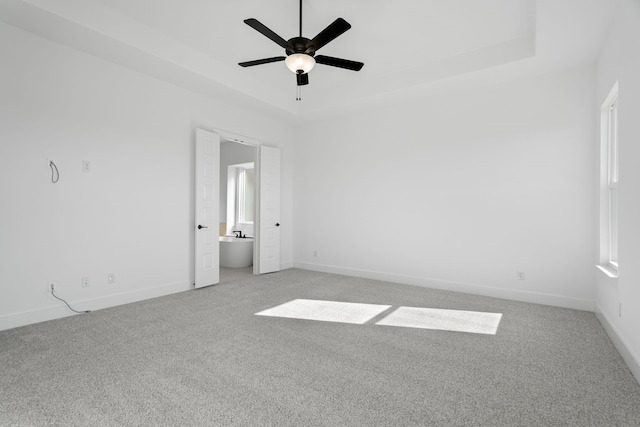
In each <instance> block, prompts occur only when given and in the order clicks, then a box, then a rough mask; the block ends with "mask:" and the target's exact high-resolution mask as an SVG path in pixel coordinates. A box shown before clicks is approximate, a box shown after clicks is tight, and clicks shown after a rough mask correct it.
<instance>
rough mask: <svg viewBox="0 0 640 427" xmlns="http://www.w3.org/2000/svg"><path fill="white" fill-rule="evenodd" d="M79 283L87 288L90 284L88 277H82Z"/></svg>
mask: <svg viewBox="0 0 640 427" xmlns="http://www.w3.org/2000/svg"><path fill="white" fill-rule="evenodd" d="M80 283H81V284H82V287H83V288H88V287H89V286H90V285H89V278H88V277H83V278H82V279H81V282H80Z"/></svg>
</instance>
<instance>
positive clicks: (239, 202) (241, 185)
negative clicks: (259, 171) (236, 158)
mask: <svg viewBox="0 0 640 427" xmlns="http://www.w3.org/2000/svg"><path fill="white" fill-rule="evenodd" d="M247 170H254V171H255V168H254V166H253V165H251V166H248V165H242V166H239V167H237V168H236V194H237V195H238V196H237V198H236V224H247V225H249V224H250V225H253V224H254V220H253V219H252V220H247V218H246V211H247V208H246V197H245V192H246V173H247ZM253 182H254V187H253V200H254V202H253V207H252V209H251V211H252V214H253V218H255V175H254V181H253Z"/></svg>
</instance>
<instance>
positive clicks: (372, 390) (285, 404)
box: [0, 269, 640, 426]
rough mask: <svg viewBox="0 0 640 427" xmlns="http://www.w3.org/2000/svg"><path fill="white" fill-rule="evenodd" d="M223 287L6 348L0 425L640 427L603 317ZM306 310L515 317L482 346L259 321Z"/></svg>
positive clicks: (375, 328)
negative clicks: (302, 301)
mask: <svg viewBox="0 0 640 427" xmlns="http://www.w3.org/2000/svg"><path fill="white" fill-rule="evenodd" d="M245 273H250V270H247V271H245ZM221 278H222V283H221V284H220V285H217V286H214V287H209V288H205V289H200V290H194V291H189V292H184V293H181V294H176V295H171V296H168V297H163V298H157V299H153V300H148V301H144V302H140V303H136V304H129V305H126V306H120V307H114V308H110V309H105V310H100V311H95V312H92V313H89V314H83V315H78V316H73V317H69V318H65V319H59V320H55V321H50V322H45V323H41V324H36V325H31V326H26V327H22V328H16V329H12V330H8V331H4V332H0V425H3V426H4V425H8V426H13V425H20V426H23V425H35V426H44V425H59V426H192V425H198V426H226V425H243V426H262V425H267V426H269V425H271V426H321V425H327V426H408V425H428V426H467V425H471V426H638V425H640V386H639V385H638V383H637V382H636V381H635V379H634V378H633V376H632V375H631V373H630V372H629V370H628V368H627V367H626V365H625V364H624V362H623V360H622V359H621V357H620V356H619V354H618V353H617V352H616V350H615V348H614V347H613V345H612V344H611V342H610V340H609V339H608V337H607V336H606V334H605V332H604V330H603V329H602V327H601V326H600V324H599V323H598V321H597V319H596V317H595V316H594V314H593V313H588V312H582V311H576V310H568V309H561V308H553V307H547V306H539V305H533V304H525V303H518V302H512V301H505V300H499V299H493V298H486V297H477V296H469V295H465V294H458V293H453V292H445V291H436V290H429V289H425V288H420V287H414V286H405V285H398V284H391V283H384V282H378V281H372V280H365V279H357V278H350V277H344V276H337V275H330V274H323V273H316V272H309V271H303V270H296V269H291V270H286V271H283V272H280V273H274V274H268V275H264V276H251V275H250V274H242V272H237V273H233V272H222V274H221ZM295 298H306V299H325V300H333V301H343V302H358V303H371V304H389V305H393V306H394V307H396V306H414V307H431V308H446V309H457V310H472V311H486V312H499V313H503V317H502V322H501V324H500V327H499V329H498V332H497V334H496V335H478V334H470V333H460V332H447V331H437V330H425V329H410V328H398V327H391V326H379V325H374V324H372V323H367V324H364V325H352V324H342V323H330V322H317V321H309V320H298V319H286V318H276V317H261V316H255V315H254V313H256V312H258V311H261V310H264V309H267V308H270V307H273V306H276V305H278V304H282V303H284V302H287V301H290V300H292V299H295Z"/></svg>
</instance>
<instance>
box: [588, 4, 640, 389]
mask: <svg viewBox="0 0 640 427" xmlns="http://www.w3.org/2000/svg"><path fill="white" fill-rule="evenodd" d="M639 52H640V2H638V1H637V0H623V1H622V2H621V6H620V9H619V11H618V13H617V15H616V18H615V20H614V22H613V25H612V27H611V31H610V33H609V36H608V37H607V40H606V42H605V44H604V47H603V49H602V52H601V54H600V58H599V61H598V73H597V76H598V77H597V93H598V95H597V105H596V108H598V109H599V107H600V106H601V105H602V103H603V102H604V100H605V98H606V97H607V95H608V93H609V91H610V90H611V88H612V87H613V85H614V83H615V82H616V80H617V81H618V83H619V104H618V105H619V144H620V152H619V154H620V160H619V161H620V164H619V167H620V185H619V198H620V202H619V217H618V218H619V246H618V253H619V266H620V268H619V273H620V276H619V278H618V279H617V280H612V279H609V278H608V277H607V276H605V275H604V274H603V273H601V272H599V271H594V275H595V276H596V278H597V300H596V303H597V310H598V312H599V314H600V319H601V321H602V322H603V324H604V325H605V327H606V328H607V330H608V332H609V334H610V335H611V336H612V338H613V340H614V343H616V345H617V347H618V349H619V350H620V353H621V354H622V356H623V357H625V359H626V361H627V363H628V364H629V366H630V367H631V369H632V371H633V372H634V375H635V376H636V378H637V379H638V380H639V381H640V329H639V328H638V325H640V263H639V262H638V260H640V167H639V163H638V159H640V120H638V119H639V118H640V55H639ZM596 253H597V252H596ZM595 259H596V260H597V255H596V257H595ZM595 262H597V261H595ZM620 303H621V304H622V316H620V315H619V314H620V313H619V304H620Z"/></svg>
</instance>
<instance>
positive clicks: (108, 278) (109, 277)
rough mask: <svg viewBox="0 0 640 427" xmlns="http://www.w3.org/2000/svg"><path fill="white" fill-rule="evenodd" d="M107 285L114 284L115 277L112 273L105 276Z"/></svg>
mask: <svg viewBox="0 0 640 427" xmlns="http://www.w3.org/2000/svg"><path fill="white" fill-rule="evenodd" d="M107 283H109V284H112V283H116V275H115V274H113V273H109V274H107Z"/></svg>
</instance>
